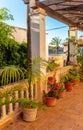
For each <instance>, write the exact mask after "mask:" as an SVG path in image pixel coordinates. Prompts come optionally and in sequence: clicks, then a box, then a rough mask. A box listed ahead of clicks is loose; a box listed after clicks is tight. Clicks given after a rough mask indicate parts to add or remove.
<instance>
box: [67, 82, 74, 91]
mask: <svg viewBox="0 0 83 130" xmlns="http://www.w3.org/2000/svg"><path fill="white" fill-rule="evenodd" d="M65 88H66V90H67V91H71V90H72V88H73V83H65Z"/></svg>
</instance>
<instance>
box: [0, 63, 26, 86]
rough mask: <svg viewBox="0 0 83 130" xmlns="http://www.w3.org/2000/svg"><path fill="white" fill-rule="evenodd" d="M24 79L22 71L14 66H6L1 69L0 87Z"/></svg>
mask: <svg viewBox="0 0 83 130" xmlns="http://www.w3.org/2000/svg"><path fill="white" fill-rule="evenodd" d="M21 79H24V73H23V71H22V70H21V69H20V68H19V67H17V66H14V65H11V66H6V67H4V68H3V69H2V73H1V85H6V84H9V83H13V82H16V81H19V80H21Z"/></svg>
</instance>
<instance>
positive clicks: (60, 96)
mask: <svg viewBox="0 0 83 130" xmlns="http://www.w3.org/2000/svg"><path fill="white" fill-rule="evenodd" d="M58 96H59V98H62V97H64V96H65V90H63V91H61V90H59V91H58Z"/></svg>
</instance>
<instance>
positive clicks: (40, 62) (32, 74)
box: [25, 57, 47, 98]
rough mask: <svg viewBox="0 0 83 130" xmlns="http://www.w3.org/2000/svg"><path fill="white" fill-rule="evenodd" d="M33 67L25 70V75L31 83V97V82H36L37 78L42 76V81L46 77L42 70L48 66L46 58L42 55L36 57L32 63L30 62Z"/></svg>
mask: <svg viewBox="0 0 83 130" xmlns="http://www.w3.org/2000/svg"><path fill="white" fill-rule="evenodd" d="M30 66H31V68H27V69H26V70H25V76H26V78H27V80H28V84H29V97H30V98H31V97H32V95H31V84H34V83H35V81H37V79H40V78H41V81H43V79H45V75H44V73H43V72H42V69H44V68H45V67H46V66H47V61H46V60H44V59H43V58H41V57H35V58H34V59H33V60H32V63H31V64H30ZM40 68H41V69H40Z"/></svg>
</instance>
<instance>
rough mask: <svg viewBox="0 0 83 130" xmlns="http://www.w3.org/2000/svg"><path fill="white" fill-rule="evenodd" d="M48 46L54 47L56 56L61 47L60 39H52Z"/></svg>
mask: <svg viewBox="0 0 83 130" xmlns="http://www.w3.org/2000/svg"><path fill="white" fill-rule="evenodd" d="M50 45H54V46H55V48H56V52H57V54H58V49H59V47H60V45H61V39H60V38H59V37H54V38H52V41H51V43H50Z"/></svg>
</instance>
